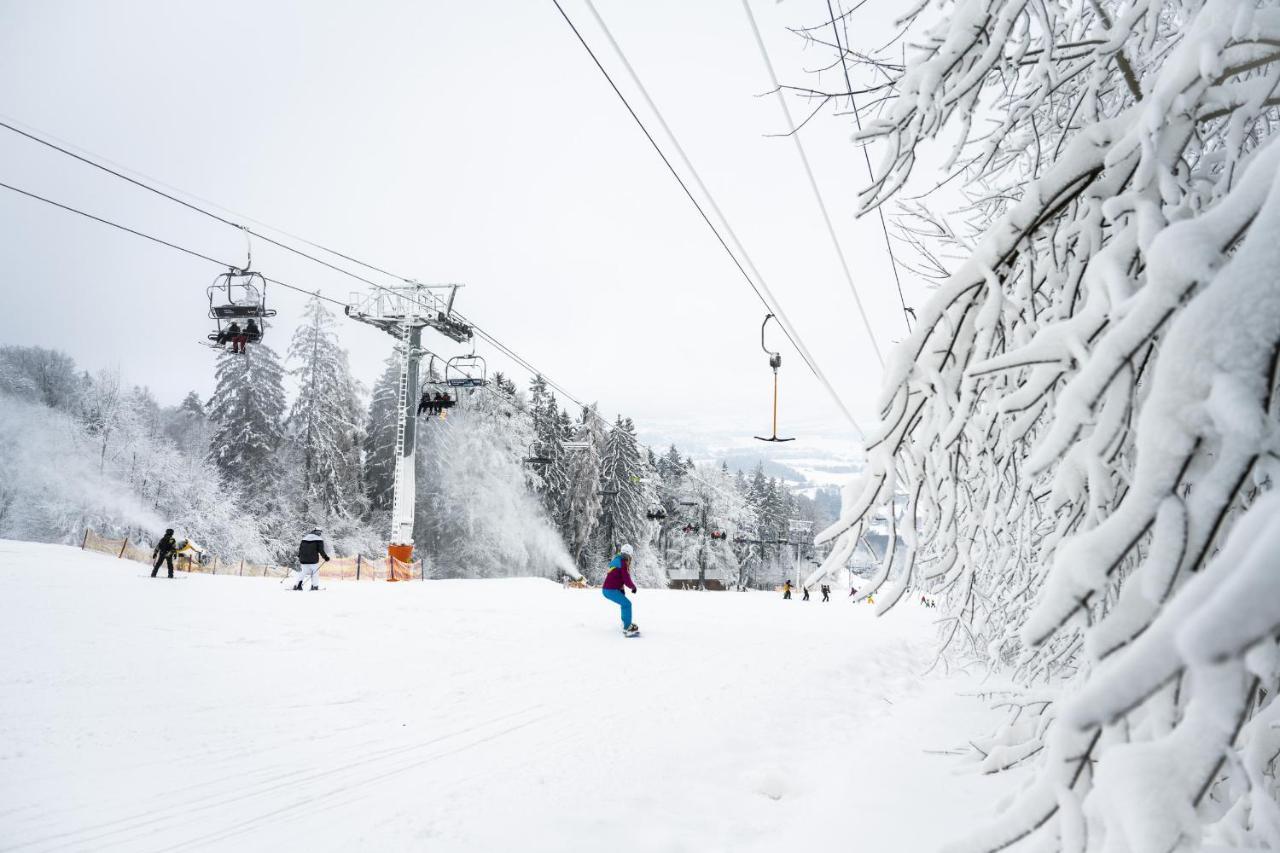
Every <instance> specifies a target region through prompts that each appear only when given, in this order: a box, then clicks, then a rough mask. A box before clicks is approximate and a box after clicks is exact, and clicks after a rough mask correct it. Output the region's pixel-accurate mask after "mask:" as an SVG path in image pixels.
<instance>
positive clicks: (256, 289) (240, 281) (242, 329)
mask: <svg viewBox="0 0 1280 853" xmlns="http://www.w3.org/2000/svg"><path fill="white" fill-rule="evenodd" d="M206 292H207V293H208V296H209V319H210V320H213V321H214V322H215V323H216V324H217V330H216V331H213V332H210V333H209V340H210V341H211V342H213V343H214V344H215V345H218V346H221V345H222V344H223V343H225V342H226V341H227V340H228V338H229V336H230V335H229V333H230V329H231V324H232V323H234V324H235V325H236V330H237V331H238V333H239V335H241V336H243V337H244V338H245V342H246V343H250V344H256V343H259V342H260V341H261V340H262V334H263V332H264V331H265V330H266V326H267V324H266V318H267V317H274V316H276V312H275V309H273V308H268V307H267V280H266V279H265V278H264V277H263V276H262V273H258V272H254V271H252V270H249V269H243V270H242V269H237V268H235V267H231V268H230V269H229V270H228V271H227V272H224V273H222V274H221V275H219V276H218V277H217V278H215V279H214V280H213V284H211V285H209V287H208V288H207V289H206ZM251 324H252V325H251Z"/></svg>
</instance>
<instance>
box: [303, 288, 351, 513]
mask: <svg viewBox="0 0 1280 853" xmlns="http://www.w3.org/2000/svg"><path fill="white" fill-rule="evenodd" d="M289 360H290V361H291V362H293V363H295V364H296V365H297V366H296V367H294V368H293V370H292V371H290V372H291V374H292V375H293V376H295V377H297V379H298V396H297V398H295V400H294V403H293V407H292V409H291V410H290V412H289V417H288V420H287V421H286V428H287V432H288V435H289V438H290V440H291V444H292V449H293V452H294V454H295V456H296V459H295V461H294V464H295V465H296V466H297V470H295V471H292V472H290V473H291V475H292V476H293V477H294V478H296V488H297V490H298V493H299V495H300V499H299V508H300V510H301V512H302V514H303V516H304V517H308V518H309V517H310V516H311V515H313V514H316V513H319V514H320V515H322V516H324V517H330V516H341V517H345V518H352V517H355V516H358V515H360V514H362V498H363V496H362V494H361V489H360V441H361V438H362V435H363V431H364V430H363V425H362V423H361V422H362V420H363V417H362V413H361V409H360V388H359V385H358V384H357V383H356V381H355V379H353V378H352V376H351V369H350V368H349V367H348V365H347V353H346V350H344V349H342V347H340V346H339V345H338V336H337V332H336V330H335V328H334V322H333V315H332V314H330V313H329V311H328V309H326V308H325V307H324V305H323V304H322V303H321V302H320V300H319V298H318V297H312V299H311V300H310V301H308V302H307V306H306V308H305V309H304V312H303V319H302V323H301V325H299V326H298V328H297V330H296V331H295V332H294V335H293V341H292V342H291V343H290V344H289Z"/></svg>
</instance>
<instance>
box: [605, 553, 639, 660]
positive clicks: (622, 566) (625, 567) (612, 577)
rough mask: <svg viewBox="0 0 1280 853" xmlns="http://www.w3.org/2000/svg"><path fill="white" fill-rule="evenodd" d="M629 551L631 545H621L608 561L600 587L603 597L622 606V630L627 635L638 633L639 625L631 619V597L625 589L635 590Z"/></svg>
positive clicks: (631, 635)
mask: <svg viewBox="0 0 1280 853" xmlns="http://www.w3.org/2000/svg"><path fill="white" fill-rule="evenodd" d="M631 553H632V549H631V546H630V545H623V546H622V550H620V551H619V552H618V554H617V556H615V557H614V558H613V559H612V560H610V561H609V571H608V573H606V574H605V576H604V584H603V585H602V586H601V589H600V591H601V592H602V593H604V597H605V598H607V599H609V600H610V601H612V602H613V603H614V604H616V605H618V606H619V607H621V608H622V632H623V633H624V634H626V635H627V636H628V637H633V636H635V635H636V634H639V633H640V626H639V625H637V624H636V623H634V622H632V621H631V599H629V598H627V592H626V590H627V589H630V590H631V591H632V592H633V593H634V592H635V591H636V585H635V582H634V581H632V580H631Z"/></svg>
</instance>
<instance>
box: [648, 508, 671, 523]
mask: <svg viewBox="0 0 1280 853" xmlns="http://www.w3.org/2000/svg"><path fill="white" fill-rule="evenodd" d="M645 517H646V518H648V519H649V520H650V521H665V520H666V518H667V511H666V510H665V509H663V508H662V507H661V506H653V507H650V508H649V511H648V512H646V513H645Z"/></svg>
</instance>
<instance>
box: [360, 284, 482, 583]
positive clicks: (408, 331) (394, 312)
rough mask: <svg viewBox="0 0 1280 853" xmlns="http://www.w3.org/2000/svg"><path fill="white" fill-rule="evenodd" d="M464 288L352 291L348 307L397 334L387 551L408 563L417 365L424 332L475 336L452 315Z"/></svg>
mask: <svg viewBox="0 0 1280 853" xmlns="http://www.w3.org/2000/svg"><path fill="white" fill-rule="evenodd" d="M461 286H462V285H459V284H421V283H419V282H416V281H415V282H409V283H406V284H404V285H399V286H396V287H387V288H381V289H378V290H375V291H374V292H373V293H370V294H352V297H351V303H350V304H349V305H347V307H346V314H347V316H348V317H350V318H351V319H353V320H359V321H360V322H361V323H368V324H369V325H370V326H374V327H376V328H379V329H381V330H382V331H384V332H386V333H387V334H388V335H391V337H393V338H395V339H396V353H397V355H399V356H400V384H399V409H398V411H399V421H398V422H397V424H396V469H395V481H394V482H395V488H394V490H393V492H392V500H391V538H390V541H389V544H388V545H387V553H388V554H389V555H390V556H392V557H394V558H395V559H397V560H399V561H401V562H404V563H408V562H411V561H412V560H413V507H414V498H415V495H416V493H417V484H416V482H415V475H416V471H417V468H416V467H415V453H416V450H417V443H418V441H417V440H418V417H417V414H418V413H417V402H418V401H417V392H418V364H419V362H420V361H421V359H422V356H423V355H424V354H425V352H426V351H425V350H424V349H423V348H422V330H423V329H425V328H431V329H435V330H436V331H437V332H439V333H440V334H442V335H444V336H445V337H447V338H449V339H451V340H454V341H457V342H458V343H466V342H467V341H469V340H471V327H470V326H469V325H467V324H466V323H463V322H462V321H460V320H458V319H457V318H455V317H454V316H453V299H454V297H455V296H457V293H458V288H459V287H461Z"/></svg>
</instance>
